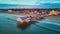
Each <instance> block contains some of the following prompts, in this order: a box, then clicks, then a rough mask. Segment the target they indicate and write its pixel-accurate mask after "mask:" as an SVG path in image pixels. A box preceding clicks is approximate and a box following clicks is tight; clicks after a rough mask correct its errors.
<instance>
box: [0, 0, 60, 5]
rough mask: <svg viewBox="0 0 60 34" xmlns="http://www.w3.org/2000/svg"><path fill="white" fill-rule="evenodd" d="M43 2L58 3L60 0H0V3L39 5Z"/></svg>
mask: <svg viewBox="0 0 60 34" xmlns="http://www.w3.org/2000/svg"><path fill="white" fill-rule="evenodd" d="M43 3H60V0H0V4H19V5H40V4H43Z"/></svg>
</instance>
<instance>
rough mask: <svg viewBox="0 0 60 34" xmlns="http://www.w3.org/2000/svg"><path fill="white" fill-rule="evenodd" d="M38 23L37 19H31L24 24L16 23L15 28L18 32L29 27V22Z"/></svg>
mask: <svg viewBox="0 0 60 34" xmlns="http://www.w3.org/2000/svg"><path fill="white" fill-rule="evenodd" d="M35 23H38V22H37V21H31V22H29V23H25V24H19V23H17V28H18V31H19V32H23V31H24V30H26V29H28V28H29V27H30V25H31V24H35Z"/></svg>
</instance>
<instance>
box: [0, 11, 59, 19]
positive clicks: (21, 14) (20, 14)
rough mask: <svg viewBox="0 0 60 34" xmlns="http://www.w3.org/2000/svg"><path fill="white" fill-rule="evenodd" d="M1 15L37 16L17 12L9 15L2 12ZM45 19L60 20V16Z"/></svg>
mask: <svg viewBox="0 0 60 34" xmlns="http://www.w3.org/2000/svg"><path fill="white" fill-rule="evenodd" d="M0 13H7V14H14V15H19V16H36V15H35V14H26V13H17V12H12V13H8V12H0ZM45 19H55V20H60V15H57V16H54V15H52V16H46V17H45Z"/></svg>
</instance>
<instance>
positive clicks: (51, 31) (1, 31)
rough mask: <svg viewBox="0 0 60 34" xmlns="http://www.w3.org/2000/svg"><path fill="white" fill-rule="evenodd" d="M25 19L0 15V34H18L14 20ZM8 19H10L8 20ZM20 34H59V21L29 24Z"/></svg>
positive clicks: (40, 21)
mask: <svg viewBox="0 0 60 34" xmlns="http://www.w3.org/2000/svg"><path fill="white" fill-rule="evenodd" d="M18 17H25V16H18V15H12V14H5V13H0V34H20V33H21V32H19V30H18V28H17V22H16V18H18ZM8 18H10V19H8ZM22 34H60V20H53V19H43V20H38V22H37V23H35V24H31V25H30V26H29V28H27V29H26V30H24V31H23V32H22Z"/></svg>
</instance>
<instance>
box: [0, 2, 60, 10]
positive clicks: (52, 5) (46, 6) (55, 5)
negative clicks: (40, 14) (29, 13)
mask: <svg viewBox="0 0 60 34" xmlns="http://www.w3.org/2000/svg"><path fill="white" fill-rule="evenodd" d="M27 8H28V9H41V8H44V9H50V8H60V4H59V3H42V4H39V5H17V4H0V9H27Z"/></svg>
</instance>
